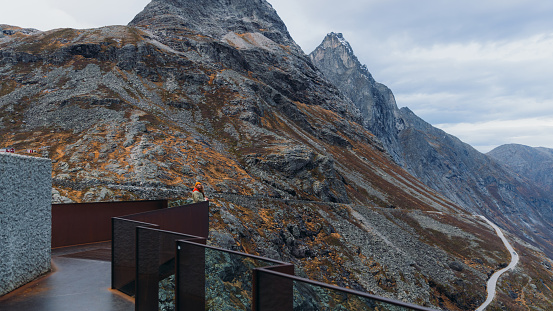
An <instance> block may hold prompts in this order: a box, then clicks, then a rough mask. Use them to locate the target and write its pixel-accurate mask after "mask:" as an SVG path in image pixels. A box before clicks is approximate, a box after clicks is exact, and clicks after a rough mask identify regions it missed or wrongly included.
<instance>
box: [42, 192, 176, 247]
mask: <svg viewBox="0 0 553 311" xmlns="http://www.w3.org/2000/svg"><path fill="white" fill-rule="evenodd" d="M165 208H167V200H155V201H125V202H97V203H70V204H52V244H51V245H52V248H57V247H65V246H71V245H80V244H88V243H96V242H103V241H109V240H111V236H112V232H111V218H112V217H120V216H124V215H130V214H137V213H142V212H149V211H154V210H160V209H165Z"/></svg>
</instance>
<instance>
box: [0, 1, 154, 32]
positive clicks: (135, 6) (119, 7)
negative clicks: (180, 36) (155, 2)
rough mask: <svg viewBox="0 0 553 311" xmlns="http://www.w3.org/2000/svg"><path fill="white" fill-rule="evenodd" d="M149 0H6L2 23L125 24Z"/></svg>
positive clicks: (46, 27)
mask: <svg viewBox="0 0 553 311" xmlns="http://www.w3.org/2000/svg"><path fill="white" fill-rule="evenodd" d="M149 2H150V0H118V1H113V0H96V1H74V0H73V1H70V0H18V1H5V3H2V6H1V10H0V24H8V25H13V26H19V27H23V28H36V29H39V30H50V29H54V28H94V27H102V26H107V25H121V24H122V25H126V24H127V23H129V22H130V21H131V20H132V18H133V17H134V16H135V15H136V14H138V13H139V12H140V11H141V10H142V9H143V8H144V6H146V4H148V3H149Z"/></svg>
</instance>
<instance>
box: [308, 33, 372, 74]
mask: <svg viewBox="0 0 553 311" xmlns="http://www.w3.org/2000/svg"><path fill="white" fill-rule="evenodd" d="M332 54H334V55H336V56H337V57H331V58H329V57H328V56H329V55H332ZM325 58H327V59H332V60H333V62H335V64H333V66H334V67H335V68H337V69H338V70H340V71H341V72H346V71H351V70H356V71H359V73H360V74H362V75H363V76H365V77H366V78H367V79H369V81H370V82H371V83H372V84H374V83H375V81H374V79H373V77H372V75H371V73H370V72H369V70H368V69H367V66H365V65H363V64H361V62H359V60H358V59H357V56H355V53H354V52H353V49H352V47H351V45H350V44H349V42H348V41H347V40H346V39H345V38H344V35H343V34H342V33H336V32H331V33H329V34H327V35H326V37H325V38H324V40H323V41H322V42H321V44H320V45H319V46H318V47H317V48H316V49H315V50H314V51H313V52H312V53H311V59H312V61H313V62H314V63H315V64H317V63H320V62H321V61H323V59H325Z"/></svg>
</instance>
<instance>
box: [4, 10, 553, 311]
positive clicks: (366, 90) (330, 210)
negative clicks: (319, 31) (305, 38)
mask: <svg viewBox="0 0 553 311" xmlns="http://www.w3.org/2000/svg"><path fill="white" fill-rule="evenodd" d="M0 32H1V33H2V36H1V37H0V141H1V142H2V144H3V145H4V146H0V147H2V148H3V147H14V148H15V149H16V150H26V149H33V150H39V151H40V155H42V156H45V157H46V156H47V157H49V158H51V159H52V161H53V183H54V185H53V186H54V187H53V193H52V195H53V199H54V201H56V202H69V201H75V202H86V201H105V200H132V199H154V198H175V199H176V198H185V197H188V196H189V195H190V192H191V190H192V187H193V185H194V182H195V181H202V182H203V183H204V185H205V188H206V190H207V196H208V197H210V198H211V211H210V213H211V215H210V227H211V232H210V241H209V243H211V244H213V245H219V246H222V247H227V248H231V249H239V250H242V251H246V252H249V253H254V254H259V255H263V256H268V257H271V258H275V259H282V260H287V261H291V262H294V263H295V264H296V265H297V266H298V267H299V268H300V270H299V271H300V274H302V275H306V276H309V277H311V278H313V279H316V280H319V281H324V282H330V283H333V284H337V285H340V286H347V287H350V288H354V289H358V290H364V291H368V292H371V293H374V294H377V295H381V296H386V297H392V298H395V299H400V300H404V301H408V302H412V303H416V304H420V305H425V306H431V307H435V308H442V309H447V310H474V309H475V308H476V307H478V305H479V304H481V303H482V302H483V301H484V300H485V297H486V291H485V283H486V280H487V278H488V277H489V275H490V274H491V272H492V271H495V270H498V269H500V268H501V267H503V266H505V264H506V263H507V262H508V261H509V260H510V256H509V253H508V252H507V251H506V249H505V248H504V246H503V244H502V243H501V241H500V239H499V238H498V237H497V236H496V234H495V232H494V230H493V229H492V228H491V227H490V226H489V225H488V224H487V223H485V222H484V221H483V220H481V219H480V218H479V217H475V216H474V215H473V214H484V215H486V216H488V218H490V219H492V221H494V222H496V223H498V224H499V225H500V226H502V228H504V229H505V230H506V232H507V236H508V237H509V238H510V239H511V241H512V244H513V246H514V247H515V249H516V250H517V252H518V253H519V254H520V255H521V262H520V264H519V266H518V268H517V273H516V274H508V275H507V276H505V277H503V278H502V282H501V284H500V292H499V295H498V297H497V300H496V302H494V306H495V307H496V308H504V309H509V310H517V309H522V310H524V309H530V306H531V307H532V308H537V309H541V310H547V308H549V307H550V306H551V304H552V303H553V293H552V292H551V290H548V289H550V288H553V271H552V265H553V261H552V258H553V256H552V254H551V249H553V247H552V245H551V241H553V236H552V233H551V223H553V221H552V220H553V216H552V211H551V206H552V202H553V199H552V196H551V194H550V193H551V192H550V191H547V190H545V189H546V188H544V187H545V186H543V187H542V185H541V184H540V185H539V186H538V185H536V186H535V185H534V184H533V183H532V181H530V178H529V177H527V176H523V175H521V174H517V173H515V172H514V171H513V170H512V169H510V168H507V167H506V166H504V165H503V164H500V163H499V162H498V161H497V160H495V159H492V157H491V156H487V155H483V154H481V153H479V152H477V151H476V150H474V149H473V148H471V147H470V146H468V145H466V144H464V143H462V142H461V141H459V140H458V139H456V138H455V137H453V136H451V135H448V134H447V133H445V132H443V131H441V130H438V129H436V128H434V127H432V126H431V125H430V124H428V123H426V122H424V121H423V120H422V119H420V118H418V117H417V116H415V115H414V114H413V113H412V112H411V111H410V110H409V109H407V108H402V109H398V108H397V105H396V103H395V99H394V96H393V94H392V91H391V90H390V89H388V88H387V87H386V86H384V85H382V84H380V83H377V82H376V81H375V80H374V79H373V78H372V76H371V74H370V73H369V71H368V69H367V68H366V67H365V66H362V65H361V64H360V63H359V61H358V60H357V58H356V57H355V55H354V54H353V50H352V48H351V46H350V45H349V44H348V43H347V42H346V41H345V39H344V38H343V36H341V35H339V34H329V35H328V36H327V37H326V38H325V39H324V41H323V43H322V44H321V46H320V47H318V48H317V50H315V51H314V52H313V53H311V55H305V54H304V53H303V52H302V50H301V48H300V47H299V46H298V45H297V44H296V43H295V42H294V41H293V39H292V38H291V36H290V34H289V33H288V31H287V30H286V26H285V25H284V23H283V22H282V21H281V19H280V18H279V17H278V15H277V13H276V11H275V10H274V9H273V8H272V7H271V5H270V4H269V3H268V2H266V1H265V0H230V1H228V0H208V1H199V0H187V1H181V0H179V1H172V0H171V1H170V0H154V1H152V2H151V3H150V4H149V5H148V6H147V7H146V8H145V9H144V11H142V12H140V13H139V14H138V15H137V16H136V17H135V18H134V19H133V21H131V23H130V24H129V25H128V26H106V27H102V28H97V29H86V30H77V29H56V30H50V31H44V32H39V31H34V30H23V29H21V28H18V27H14V26H6V25H2V26H1V31H0ZM501 162H503V161H501ZM536 182H538V181H537V180H536ZM544 185H545V183H544ZM221 295H222V296H224V293H221ZM223 299H224V297H223ZM310 307H312V306H311V305H309V302H303V305H302V308H304V310H308V309H309V308H310Z"/></svg>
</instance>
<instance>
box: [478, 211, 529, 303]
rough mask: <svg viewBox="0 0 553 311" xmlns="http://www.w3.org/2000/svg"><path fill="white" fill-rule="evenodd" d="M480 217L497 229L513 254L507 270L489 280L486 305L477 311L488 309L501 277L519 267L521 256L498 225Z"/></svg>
mask: <svg viewBox="0 0 553 311" xmlns="http://www.w3.org/2000/svg"><path fill="white" fill-rule="evenodd" d="M480 217H481V218H482V219H484V220H485V221H486V222H487V223H488V224H489V225H490V226H492V228H494V229H495V232H496V233H497V236H499V238H501V240H502V241H503V244H505V247H507V249H508V250H509V252H510V253H511V263H510V264H509V265H508V266H507V267H506V268H503V269H501V270H499V271H496V272H495V273H494V274H493V275H492V276H491V277H490V279H489V280H488V286H487V289H488V298H487V299H486V301H484V303H483V304H482V305H481V306H480V307H478V309H476V311H482V310H484V309H486V307H487V306H488V305H489V304H490V303H491V302H492V300H493V298H494V297H495V287H496V285H497V280H498V279H499V277H500V276H501V275H502V274H503V273H505V272H507V270H510V269H513V268H514V267H515V266H516V265H517V263H518V260H519V256H518V254H517V252H515V250H514V249H513V247H512V246H511V244H509V241H507V239H506V238H505V236H504V235H503V232H501V229H499V227H498V226H497V225H496V224H494V223H493V222H491V221H489V220H488V218H486V217H484V216H480Z"/></svg>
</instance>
